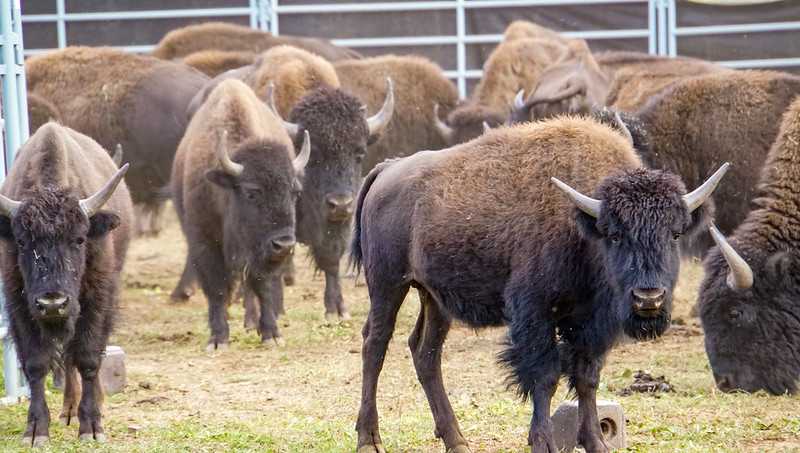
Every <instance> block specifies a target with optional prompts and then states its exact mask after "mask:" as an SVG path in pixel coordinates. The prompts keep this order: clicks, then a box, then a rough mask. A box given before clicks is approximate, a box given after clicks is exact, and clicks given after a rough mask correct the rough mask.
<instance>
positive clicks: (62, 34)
mask: <svg viewBox="0 0 800 453" xmlns="http://www.w3.org/2000/svg"><path fill="white" fill-rule="evenodd" d="M64 1H65V0H56V30H57V32H58V48H59V49H63V48H64V47H67V24H66V22H65V18H64V15H65V14H66V13H67V8H66V6H65V5H64Z"/></svg>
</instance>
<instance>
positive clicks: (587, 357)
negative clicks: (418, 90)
mask: <svg viewBox="0 0 800 453" xmlns="http://www.w3.org/2000/svg"><path fill="white" fill-rule="evenodd" d="M552 176H556V177H558V178H561V179H562V180H563V181H565V182H567V183H568V184H570V185H571V186H573V187H575V188H576V189H577V190H579V191H581V192H583V193H585V194H589V195H592V196H594V197H596V198H598V199H601V200H602V201H603V205H602V206H603V207H602V208H601V213H600V217H599V218H598V219H594V218H592V217H590V216H588V215H586V214H584V213H582V212H580V211H578V210H576V209H575V208H574V206H573V204H572V203H571V201H570V200H569V199H568V198H567V197H566V196H565V194H564V193H563V192H561V191H560V190H559V189H557V188H556V187H555V186H554V185H553V184H552V183H551V182H550V177H552ZM684 192H685V190H684V186H683V183H682V182H681V181H680V179H679V178H678V177H676V176H674V175H672V174H669V173H666V172H661V171H654V170H647V169H644V168H642V164H641V161H640V160H639V157H638V156H637V155H636V153H635V152H634V150H633V149H632V147H631V146H630V144H629V143H628V142H627V141H626V140H625V139H624V138H623V136H622V134H620V133H619V132H617V131H615V130H612V129H611V128H609V127H607V126H605V125H602V124H600V123H598V122H595V121H593V120H591V119H584V118H569V117H561V118H556V119H554V120H552V121H548V122H539V123H532V124H531V123H529V124H524V125H519V126H515V127H511V128H499V129H496V130H492V131H491V132H489V133H487V134H484V135H483V136H481V137H479V138H477V139H475V140H473V141H471V142H469V143H466V144H462V145H459V146H455V147H452V148H449V149H446V150H442V151H436V152H419V153H417V154H414V155H412V156H409V157H406V158H402V159H399V160H396V161H393V162H390V163H386V164H382V165H379V166H378V167H376V169H374V170H373V171H372V172H371V173H370V174H369V175H368V176H367V180H366V183H365V185H364V187H363V189H362V191H361V193H360V195H359V198H358V206H357V208H356V209H357V212H358V213H359V216H358V218H356V222H357V223H356V226H355V232H356V237H354V238H353V242H352V258H353V261H354V262H355V263H356V264H358V263H361V264H362V265H363V268H364V273H365V277H366V281H367V285H368V287H369V293H370V302H371V305H370V312H369V316H368V319H367V323H366V325H365V326H364V347H363V349H362V358H363V362H364V363H363V372H364V376H363V395H364V399H363V400H362V403H361V410H360V412H359V417H358V423H357V429H358V432H359V447H369V446H376V445H379V444H380V443H381V441H380V434H379V432H378V419H377V410H376V407H375V394H376V389H377V380H378V375H379V373H380V369H381V364H382V362H383V357H384V354H385V351H386V347H387V345H388V342H389V339H390V338H391V336H392V332H393V329H394V324H395V320H396V315H397V312H398V310H399V308H400V306H401V304H402V302H403V300H404V298H405V295H406V293H407V291H408V290H409V288H410V287H414V288H416V289H417V290H418V291H419V294H420V300H421V301H422V311H421V313H420V317H419V319H418V322H417V325H416V327H415V329H414V331H413V332H412V334H411V337H410V338H409V346H410V348H411V355H412V357H413V361H414V365H415V368H416V370H417V375H418V377H419V379H420V382H421V384H422V386H423V388H424V390H425V393H426V396H427V397H428V400H429V402H430V404H431V408H432V412H433V416H434V420H435V423H436V434H437V436H438V437H441V438H442V439H443V441H444V443H445V445H446V448H447V449H448V450H452V449H454V448H456V447H458V446H464V445H466V440H465V439H464V438H463V436H462V435H461V433H460V431H459V428H458V424H457V422H456V421H455V416H454V414H453V412H452V409H451V408H450V405H449V401H448V400H447V396H446V392H445V390H444V388H443V386H442V376H441V368H440V365H441V364H440V360H441V351H442V344H443V342H444V340H445V337H446V335H447V331H448V329H449V327H450V325H451V322H452V320H453V319H455V320H458V321H461V322H464V323H466V324H467V325H469V326H471V327H474V328H481V327H487V326H497V325H503V324H507V325H509V336H508V343H507V347H506V349H505V350H504V352H503V353H502V354H501V357H500V358H501V360H502V362H503V363H504V364H506V365H507V366H508V367H509V369H510V371H511V383H512V384H513V385H515V386H516V387H517V388H518V390H519V393H520V395H523V396H525V397H528V396H530V397H531V398H532V399H533V403H534V418H533V422H532V426H531V431H530V436H529V443H530V444H531V445H533V447H534V451H547V448H548V447H549V448H551V449H552V448H553V442H552V433H551V425H550V420H549V414H550V398H551V397H552V394H553V392H554V390H555V387H556V385H557V382H558V379H559V376H560V375H561V373H562V370H563V371H564V373H566V374H567V375H568V376H569V377H570V382H571V385H572V386H573V387H574V388H575V390H576V392H577V394H578V397H579V400H580V404H581V408H582V410H581V414H582V415H581V423H580V426H581V427H580V430H579V433H580V434H579V440H580V442H581V443H582V444H583V445H584V447H585V448H586V449H587V451H595V450H598V449H601V448H602V447H603V444H602V440H601V435H600V431H599V422H598V421H597V418H596V416H595V414H596V409H595V407H594V399H593V398H594V395H595V391H596V388H597V385H598V381H599V370H600V368H601V367H602V362H603V358H604V357H605V355H606V354H607V353H608V351H609V350H610V349H611V347H612V346H613V344H614V343H615V341H616V340H617V339H618V337H619V336H620V335H621V334H622V332H625V333H627V334H628V335H630V336H633V337H634V338H651V337H656V336H658V335H660V334H661V333H662V332H663V331H664V329H666V328H667V326H668V325H669V319H670V310H671V297H672V296H671V294H672V289H673V288H674V286H675V282H676V280H677V276H678V270H679V266H680V259H679V258H680V256H679V253H680V250H679V245H678V241H677V240H676V239H677V238H678V237H679V235H680V234H695V233H696V232H697V231H698V230H699V229H700V227H701V226H703V225H704V224H705V223H706V222H707V217H708V216H707V212H706V210H705V209H704V208H700V209H698V210H697V211H695V212H694V213H693V214H691V215H690V213H689V212H688V211H687V209H686V207H685V205H684V203H683V201H682V199H681V196H682V195H683V194H684ZM631 270H633V272H632V271H631ZM637 288H638V289H642V288H662V289H664V290H665V293H664V296H663V297H664V298H663V305H662V306H661V307H660V308H659V309H658V310H657V311H656V312H653V313H651V315H652V317H645V315H644V314H642V313H640V312H639V311H637V310H636V309H635V308H634V302H635V297H634V296H633V290H634V289H637ZM557 341H560V342H561V345H560V346H559V345H557ZM562 363H563V365H562Z"/></svg>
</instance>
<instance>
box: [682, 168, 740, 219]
mask: <svg viewBox="0 0 800 453" xmlns="http://www.w3.org/2000/svg"><path fill="white" fill-rule="evenodd" d="M730 166H731V164H730V163H729V162H725V163H724V164H722V166H721V167H719V170H717V171H716V172H715V173H714V174H713V175H711V177H709V178H708V179H706V182H704V183H703V184H702V185H701V186H700V187H698V188H697V189H694V190H693V191H691V192H690V193H687V194H686V195H684V196H683V202H684V203H686V207H687V208H688V209H689V212H693V211H694V210H695V209H697V208H699V207H700V206H701V205H702V204H703V203H705V201H706V200H708V197H710V196H711V194H712V193H714V189H716V188H717V184H719V181H720V180H721V179H722V177H723V176H725V173H726V172H727V171H728V167H730Z"/></svg>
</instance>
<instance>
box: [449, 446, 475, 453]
mask: <svg viewBox="0 0 800 453" xmlns="http://www.w3.org/2000/svg"><path fill="white" fill-rule="evenodd" d="M447 453H472V450H470V449H469V447H467V446H466V445H456V446H455V447H453V448H450V449H448V450H447Z"/></svg>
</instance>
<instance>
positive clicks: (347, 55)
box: [152, 22, 361, 61]
mask: <svg viewBox="0 0 800 453" xmlns="http://www.w3.org/2000/svg"><path fill="white" fill-rule="evenodd" d="M281 45H289V46H293V47H298V48H300V49H304V50H307V51H309V52H312V53H314V54H316V55H319V56H321V57H322V58H324V59H326V60H328V61H338V60H349V59H352V58H361V54H359V53H358V52H356V51H354V50H351V49H348V48H346V47H340V46H335V45H333V44H331V43H330V42H328V41H326V40H324V39H318V38H304V37H299V36H286V35H281V36H274V35H273V34H271V33H268V32H265V31H260V30H255V29H252V28H249V27H245V26H242V25H236V24H230V23H225V22H206V23H203V24H197V25H189V26H186V27H183V28H179V29H177V30H172V31H170V32H169V33H167V34H166V35H164V37H163V38H161V41H159V43H158V44H157V45H156V48H155V49H153V53H152V54H153V56H155V57H158V58H163V59H165V60H173V59H178V58H183V57H185V56H187V55H189V54H192V53H195V52H199V51H201V50H226V51H235V52H252V53H261V52H263V51H265V50H267V49H269V48H271V47H275V46H281Z"/></svg>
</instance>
